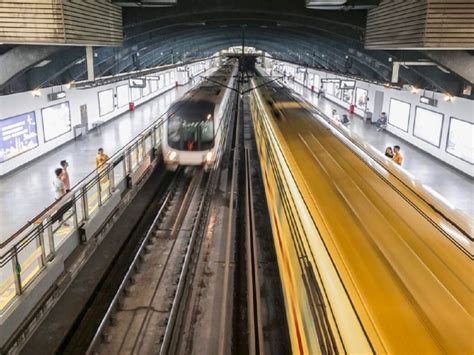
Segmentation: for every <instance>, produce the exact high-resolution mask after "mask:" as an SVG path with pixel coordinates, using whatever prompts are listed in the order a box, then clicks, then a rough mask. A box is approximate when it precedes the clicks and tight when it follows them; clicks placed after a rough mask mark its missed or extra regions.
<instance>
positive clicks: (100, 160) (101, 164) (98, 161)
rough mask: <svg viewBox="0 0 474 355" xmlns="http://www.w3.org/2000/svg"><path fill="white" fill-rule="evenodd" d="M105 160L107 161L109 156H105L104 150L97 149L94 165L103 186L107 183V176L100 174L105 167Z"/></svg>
mask: <svg viewBox="0 0 474 355" xmlns="http://www.w3.org/2000/svg"><path fill="white" fill-rule="evenodd" d="M107 160H109V156H108V155H107V154H105V152H104V148H99V150H98V151H97V156H96V157H95V165H96V167H97V169H98V174H99V176H101V177H100V182H101V183H103V184H104V183H107V182H108V181H109V178H108V177H107V175H106V174H105V175H103V174H102V171H104V169H105V168H106V167H107V164H106V162H107Z"/></svg>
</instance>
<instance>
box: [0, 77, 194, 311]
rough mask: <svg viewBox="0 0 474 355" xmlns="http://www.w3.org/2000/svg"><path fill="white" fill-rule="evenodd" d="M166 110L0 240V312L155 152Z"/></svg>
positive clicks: (158, 148)
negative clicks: (7, 236)
mask: <svg viewBox="0 0 474 355" xmlns="http://www.w3.org/2000/svg"><path fill="white" fill-rule="evenodd" d="M196 75H199V73H197V74H196ZM197 83H198V82H195V83H194V85H197ZM178 109H179V108H178ZM168 114H169V112H168V111H167V112H165V113H163V114H162V115H161V116H159V117H158V118H157V119H156V120H155V121H154V122H153V123H152V124H150V125H149V126H148V127H147V128H145V129H144V130H143V131H142V132H141V133H140V134H138V135H137V136H135V138H133V139H132V140H131V141H129V142H128V143H127V144H126V145H125V146H124V147H123V148H121V149H120V150H119V151H117V152H116V153H115V154H114V155H113V156H112V157H110V159H109V160H108V161H107V162H106V164H104V165H103V166H102V167H100V168H98V169H95V170H94V171H92V172H91V173H90V174H89V175H87V176H86V177H85V178H84V179H82V180H81V181H80V182H79V183H78V184H77V185H75V186H74V187H73V188H72V189H71V191H70V192H68V193H67V194H66V195H64V196H63V197H62V198H61V199H60V200H58V201H56V202H54V203H53V204H51V205H50V206H49V207H47V208H46V209H45V210H44V211H43V212H41V213H40V214H39V215H37V216H36V217H35V218H33V219H32V221H30V222H28V223H27V224H26V225H25V226H24V227H23V228H21V229H20V230H19V231H18V232H16V233H15V234H13V235H12V236H11V237H10V238H9V239H7V240H6V241H4V242H3V243H1V244H0V251H3V249H4V248H6V249H7V250H6V251H5V252H2V254H1V256H0V316H1V315H2V313H4V312H5V310H6V309H7V307H8V306H9V305H10V304H11V303H12V301H13V300H14V299H15V298H16V297H17V296H19V295H21V294H22V293H23V292H24V291H25V289H27V288H28V286H30V285H31V283H32V282H33V281H34V280H35V279H36V278H37V277H38V275H40V274H41V272H42V271H43V270H45V268H46V265H47V263H48V262H50V261H52V260H53V259H54V258H55V256H56V254H57V251H58V249H59V248H60V247H61V245H63V244H64V242H66V241H67V240H68V238H70V237H71V236H73V235H74V234H75V232H76V231H78V230H79V229H80V228H81V227H83V226H84V225H85V223H86V222H87V221H89V220H90V219H92V218H93V217H94V216H95V215H96V214H97V213H98V211H99V210H100V209H101V207H102V206H104V205H105V204H106V203H107V201H108V200H109V199H110V198H111V196H112V194H113V193H114V192H115V191H116V190H117V188H118V187H119V186H120V185H123V186H127V184H128V182H127V180H128V179H129V177H131V176H132V175H133V174H134V173H135V172H136V171H137V170H138V169H139V168H140V167H141V165H142V163H143V162H144V160H145V159H146V158H147V157H148V156H150V157H151V158H153V157H154V156H155V155H153V154H154V153H156V154H158V152H159V150H160V149H161V134H162V125H163V123H164V122H165V120H166V115H168ZM17 240H18V242H16V241H17Z"/></svg>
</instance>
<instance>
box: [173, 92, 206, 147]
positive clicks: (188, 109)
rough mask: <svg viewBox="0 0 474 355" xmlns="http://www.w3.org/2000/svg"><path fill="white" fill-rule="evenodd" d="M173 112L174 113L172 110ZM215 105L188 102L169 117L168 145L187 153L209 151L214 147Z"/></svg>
mask: <svg viewBox="0 0 474 355" xmlns="http://www.w3.org/2000/svg"><path fill="white" fill-rule="evenodd" d="M171 111H174V110H173V109H171ZM213 113H214V104H213V103H211V102H208V101H198V102H186V103H184V104H183V105H182V106H181V107H179V108H177V109H176V112H175V113H174V114H173V115H171V116H169V117H168V144H169V146H170V147H172V148H174V149H178V150H185V151H199V150H208V149H211V148H212V147H213V146H214V117H213Z"/></svg>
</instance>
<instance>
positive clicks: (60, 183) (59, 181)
mask: <svg viewBox="0 0 474 355" xmlns="http://www.w3.org/2000/svg"><path fill="white" fill-rule="evenodd" d="M54 175H55V176H56V177H55V178H54V180H53V186H54V193H55V195H54V197H55V199H56V200H59V199H61V197H63V195H64V194H65V193H66V189H65V188H64V180H63V169H62V168H57V169H56V170H54Z"/></svg>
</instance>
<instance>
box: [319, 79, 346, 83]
mask: <svg viewBox="0 0 474 355" xmlns="http://www.w3.org/2000/svg"><path fill="white" fill-rule="evenodd" d="M321 82H322V83H336V84H339V83H340V82H341V80H340V79H334V78H323V79H321Z"/></svg>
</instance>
